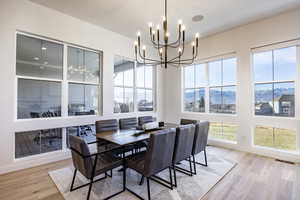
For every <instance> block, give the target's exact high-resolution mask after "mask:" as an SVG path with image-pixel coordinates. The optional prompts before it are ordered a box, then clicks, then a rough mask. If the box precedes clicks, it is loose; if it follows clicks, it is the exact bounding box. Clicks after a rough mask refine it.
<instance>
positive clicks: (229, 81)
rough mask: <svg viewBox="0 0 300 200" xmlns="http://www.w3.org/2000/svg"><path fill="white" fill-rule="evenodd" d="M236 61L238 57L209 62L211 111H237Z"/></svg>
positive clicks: (227, 112) (231, 112)
mask: <svg viewBox="0 0 300 200" xmlns="http://www.w3.org/2000/svg"><path fill="white" fill-rule="evenodd" d="M236 62H237V60H236V58H228V59H222V60H219V61H213V62H209V63H208V69H209V85H210V88H209V97H210V101H209V105H210V106H209V111H210V112H211V113H226V114H234V113H235V112H236V86H235V85H236Z"/></svg>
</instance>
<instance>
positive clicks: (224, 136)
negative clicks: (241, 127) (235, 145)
mask: <svg viewBox="0 0 300 200" xmlns="http://www.w3.org/2000/svg"><path fill="white" fill-rule="evenodd" d="M237 127H238V126H237V125H232V124H224V123H217V122H212V123H210V127H209V136H210V137H212V138H217V139H221V140H229V141H234V142H235V141H236V133H237Z"/></svg>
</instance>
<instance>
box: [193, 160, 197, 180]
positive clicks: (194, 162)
mask: <svg viewBox="0 0 300 200" xmlns="http://www.w3.org/2000/svg"><path fill="white" fill-rule="evenodd" d="M193 164H194V174H195V175H196V174H197V169H196V160H195V155H193Z"/></svg>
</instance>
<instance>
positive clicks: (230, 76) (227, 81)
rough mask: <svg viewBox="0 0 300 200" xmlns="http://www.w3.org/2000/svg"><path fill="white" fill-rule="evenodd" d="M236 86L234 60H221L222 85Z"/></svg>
mask: <svg viewBox="0 0 300 200" xmlns="http://www.w3.org/2000/svg"><path fill="white" fill-rule="evenodd" d="M235 84H236V58H230V59H225V60H223V85H235Z"/></svg>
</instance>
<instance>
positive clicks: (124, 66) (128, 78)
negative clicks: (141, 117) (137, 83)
mask: <svg viewBox="0 0 300 200" xmlns="http://www.w3.org/2000/svg"><path fill="white" fill-rule="evenodd" d="M133 85H134V62H133V61H130V60H127V59H125V58H123V57H121V56H115V58H114V86H115V87H114V113H128V112H133V111H134V101H133V98H134V93H133V90H134V89H133Z"/></svg>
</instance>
